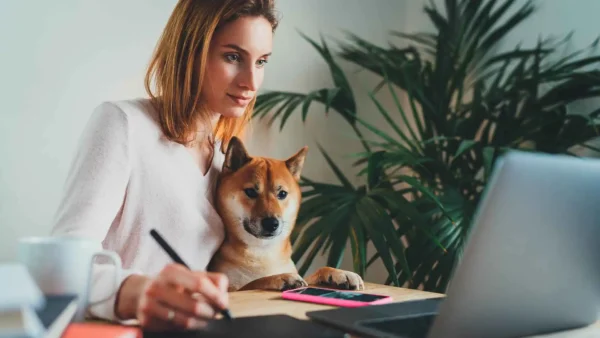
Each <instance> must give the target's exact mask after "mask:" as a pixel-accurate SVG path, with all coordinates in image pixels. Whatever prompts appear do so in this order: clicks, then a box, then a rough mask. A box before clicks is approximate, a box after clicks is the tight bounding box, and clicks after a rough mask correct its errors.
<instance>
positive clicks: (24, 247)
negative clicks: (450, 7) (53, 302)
mask: <svg viewBox="0 0 600 338" xmlns="http://www.w3.org/2000/svg"><path fill="white" fill-rule="evenodd" d="M97 256H104V257H106V258H108V259H109V260H110V261H112V262H113V263H114V265H115V276H114V278H115V287H114V289H113V291H112V292H108V295H107V296H106V297H105V298H102V299H94V300H92V299H89V294H90V287H91V274H92V269H93V263H94V258H95V257H97ZM18 259H19V261H20V262H21V263H22V264H24V265H25V266H26V267H27V269H28V270H29V273H30V274H31V276H32V277H33V279H34V280H35V282H36V283H37V284H38V286H39V288H40V289H41V290H42V292H43V293H44V294H48V295H64V294H73V295H77V297H78V298H79V299H78V305H77V312H76V313H75V316H74V318H73V320H74V321H77V322H78V321H83V320H84V319H85V313H86V309H87V308H88V306H91V305H94V304H97V303H99V302H102V301H106V300H107V299H108V298H110V297H111V296H112V295H113V294H114V293H115V292H117V290H118V288H119V281H120V276H121V273H122V264H121V258H120V257H119V255H117V254H116V253H115V252H113V251H109V250H103V249H102V244H101V243H100V242H98V241H94V240H91V239H87V238H78V237H66V236H65V237H62V236H56V237H26V238H22V239H20V240H19V246H18Z"/></svg>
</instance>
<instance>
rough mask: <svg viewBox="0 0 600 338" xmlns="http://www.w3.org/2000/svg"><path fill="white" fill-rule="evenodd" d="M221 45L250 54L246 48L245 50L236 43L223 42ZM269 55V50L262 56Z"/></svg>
mask: <svg viewBox="0 0 600 338" xmlns="http://www.w3.org/2000/svg"><path fill="white" fill-rule="evenodd" d="M223 47H228V48H231V49H235V50H237V51H238V52H240V53H243V54H246V55H250V53H248V51H247V50H245V49H244V48H242V47H240V46H238V45H236V44H233V43H228V44H225V45H223ZM269 55H271V53H270V52H269V53H267V54H264V55H263V56H269Z"/></svg>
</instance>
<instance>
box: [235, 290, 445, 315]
mask: <svg viewBox="0 0 600 338" xmlns="http://www.w3.org/2000/svg"><path fill="white" fill-rule="evenodd" d="M365 291H366V292H371V293H378V294H382V295H386V296H391V297H392V298H393V299H394V301H396V302H400V301H406V300H413V299H425V298H434V297H439V296H440V294H439V293H432V292H425V291H419V290H412V289H403V288H397V287H393V286H387V285H379V284H372V283H365ZM229 304H230V306H229V309H230V310H231V314H232V315H233V316H234V317H247V316H256V315H270V314H287V315H290V316H292V317H296V318H298V319H308V318H307V317H306V314H305V313H306V312H308V311H316V310H327V309H333V308H335V307H334V306H329V305H320V304H313V303H305V302H297V301H290V300H285V299H282V298H281V293H280V292H272V291H258V290H252V291H237V292H232V293H230V294H229Z"/></svg>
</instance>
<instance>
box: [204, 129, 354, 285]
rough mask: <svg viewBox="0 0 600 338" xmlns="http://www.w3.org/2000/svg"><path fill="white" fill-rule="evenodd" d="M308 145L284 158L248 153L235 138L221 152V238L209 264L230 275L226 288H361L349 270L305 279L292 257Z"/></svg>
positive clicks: (218, 198) (322, 272) (328, 269)
mask: <svg viewBox="0 0 600 338" xmlns="http://www.w3.org/2000/svg"><path fill="white" fill-rule="evenodd" d="M307 151H308V148H307V147H303V148H302V149H300V150H299V151H298V152H297V153H296V154H294V155H293V156H292V157H290V158H288V159H287V160H276V159H272V158H266V157H251V156H249V155H248V152H247V151H246V149H245V147H244V145H243V144H242V142H241V141H240V140H239V139H238V138H233V139H232V140H231V141H230V143H229V145H228V147H227V152H226V154H225V161H224V163H223V170H222V173H221V175H220V177H219V179H218V182H217V187H216V198H215V202H216V208H217V211H218V213H219V214H220V215H221V217H222V219H223V223H224V225H225V233H226V235H225V239H224V241H223V244H222V245H221V247H220V248H219V250H218V252H217V253H216V254H215V256H214V257H213V259H212V260H211V263H210V265H209V270H210V271H215V272H222V273H224V274H226V275H227V277H228V278H229V291H237V290H250V289H264V290H278V291H283V290H288V289H292V288H297V287H302V286H307V285H323V286H329V287H335V288H339V289H353V290H362V289H364V282H363V280H362V278H361V277H360V276H359V275H358V274H356V273H354V272H350V271H344V270H340V269H334V268H331V267H323V268H320V269H318V270H317V271H316V272H315V273H314V274H312V275H311V276H309V277H308V278H306V280H304V279H303V278H302V277H301V276H300V275H299V274H298V271H297V269H296V267H295V265H294V262H293V261H292V258H291V255H292V245H291V243H290V234H291V232H292V229H293V227H294V224H295V222H296V217H297V214H298V210H299V208H300V202H301V191H300V187H299V185H298V181H299V179H300V173H301V171H302V167H303V165H304V159H305V157H306V154H307Z"/></svg>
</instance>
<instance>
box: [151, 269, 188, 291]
mask: <svg viewBox="0 0 600 338" xmlns="http://www.w3.org/2000/svg"><path fill="white" fill-rule="evenodd" d="M157 279H158V280H159V281H161V282H164V283H166V284H171V285H174V286H177V287H183V288H184V289H187V290H190V291H195V289H197V286H198V280H197V278H196V276H195V275H194V273H193V272H191V271H190V270H188V269H187V268H186V267H184V266H183V265H180V264H168V265H166V266H165V267H164V268H163V269H162V271H161V272H160V274H159V275H158V277H157Z"/></svg>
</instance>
